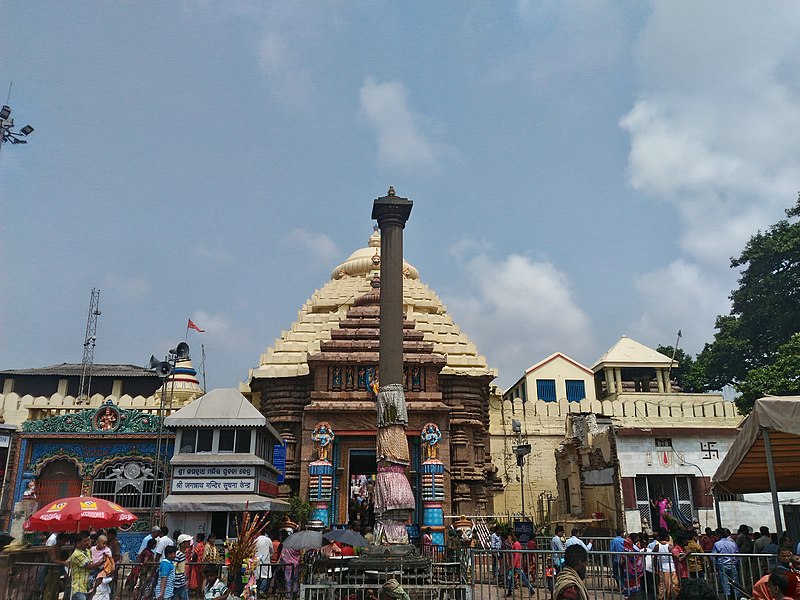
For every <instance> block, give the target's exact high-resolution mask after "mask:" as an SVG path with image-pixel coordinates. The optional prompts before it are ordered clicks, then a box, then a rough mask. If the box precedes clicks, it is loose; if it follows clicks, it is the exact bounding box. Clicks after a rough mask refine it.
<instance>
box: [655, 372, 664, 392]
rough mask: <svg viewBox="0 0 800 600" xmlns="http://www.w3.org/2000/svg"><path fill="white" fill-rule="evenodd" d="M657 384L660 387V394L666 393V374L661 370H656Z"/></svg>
mask: <svg viewBox="0 0 800 600" xmlns="http://www.w3.org/2000/svg"><path fill="white" fill-rule="evenodd" d="M656 384H657V385H658V393H659V394H663V393H664V372H663V371H662V370H661V369H656Z"/></svg>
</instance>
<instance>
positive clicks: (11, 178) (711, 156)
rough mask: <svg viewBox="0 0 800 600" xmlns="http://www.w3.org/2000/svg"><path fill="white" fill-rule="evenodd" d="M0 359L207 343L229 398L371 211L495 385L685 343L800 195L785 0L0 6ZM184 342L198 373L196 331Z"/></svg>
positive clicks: (362, 233)
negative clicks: (749, 248)
mask: <svg viewBox="0 0 800 600" xmlns="http://www.w3.org/2000/svg"><path fill="white" fill-rule="evenodd" d="M0 28H2V29H0V93H1V94H2V96H3V98H5V97H6V95H7V93H8V88H9V85H10V84H11V83H12V82H13V86H12V87H11V95H10V101H9V104H10V106H11V107H12V110H13V113H12V116H13V117H14V118H15V121H16V126H17V129H19V128H20V127H21V126H23V125H25V124H27V123H30V124H31V125H32V126H33V127H34V128H35V132H34V133H33V134H31V136H30V137H29V143H28V144H27V145H20V144H18V145H15V146H11V145H10V144H5V145H4V146H3V148H2V151H0V211H1V212H0V272H2V285H0V369H11V368H31V367H39V366H45V365H50V364H55V363H61V362H80V361H81V357H82V354H83V341H84V332H85V328H86V317H87V312H88V307H89V298H90V293H91V290H92V288H98V289H100V290H101V292H100V309H101V312H102V314H101V315H100V317H99V320H98V326H97V346H96V349H95V356H94V358H95V362H98V363H129V364H140V365H144V364H146V362H147V361H148V359H149V357H150V355H151V354H154V355H156V356H158V357H162V356H164V355H165V354H166V352H167V351H168V350H169V349H170V348H174V347H175V345H176V344H177V342H179V341H182V340H183V339H184V337H185V335H186V322H187V319H189V318H191V319H192V320H193V321H195V322H196V323H197V324H198V325H199V326H200V327H201V328H204V329H205V330H206V333H204V334H203V336H202V341H203V344H204V346H205V351H206V372H207V385H208V388H215V387H231V386H237V385H238V383H239V382H240V381H243V380H245V379H246V378H247V374H248V370H249V369H250V368H253V367H256V366H258V363H259V356H260V354H261V353H262V352H265V351H266V349H267V347H269V346H271V345H272V344H273V343H274V340H275V339H276V338H277V337H279V336H280V334H281V331H282V330H286V329H288V328H289V327H290V325H291V323H292V322H293V321H294V320H295V319H296V318H297V311H298V310H299V309H300V307H301V306H302V305H303V303H304V302H305V301H306V300H307V299H308V298H309V297H310V296H311V294H312V293H313V291H314V290H315V289H318V288H320V287H321V286H322V285H324V284H325V282H326V281H327V280H328V278H329V276H330V272H331V270H332V269H333V267H334V266H336V265H337V264H339V263H340V262H342V261H343V260H344V259H345V258H346V257H347V256H348V255H349V254H351V253H352V252H353V251H355V250H356V249H358V248H362V247H364V246H366V242H367V239H368V237H369V235H370V233H371V230H372V226H373V224H374V223H373V222H372V221H371V220H370V213H371V208H372V201H373V199H374V198H376V197H379V196H383V195H385V194H386V191H387V189H388V187H389V186H390V185H391V186H394V188H395V189H396V190H397V193H398V195H400V196H404V197H408V198H410V199H412V200H413V201H414V208H413V211H412V213H411V218H410V219H409V222H408V224H407V226H406V230H405V243H404V246H405V255H406V259H407V260H408V261H409V262H410V263H412V264H413V265H414V266H416V267H417V268H418V269H419V271H420V277H421V279H422V281H424V282H425V283H427V284H428V285H429V286H430V287H431V288H432V289H434V290H435V291H436V292H437V293H438V295H439V296H440V298H441V299H442V300H443V302H444V303H445V305H446V306H447V308H448V311H449V312H450V313H451V314H452V315H453V318H454V319H455V321H456V323H457V324H458V325H459V326H460V328H461V329H462V330H463V331H464V332H466V333H467V335H468V336H469V337H470V338H471V339H472V340H473V341H474V342H475V343H476V345H477V347H478V350H479V351H480V353H481V354H484V355H485V356H486V357H487V361H488V363H489V365H490V366H492V367H495V368H497V369H498V370H499V376H498V379H497V381H496V383H498V384H499V385H500V386H501V387H504V386H509V385H511V384H512V383H514V382H515V381H516V380H517V379H518V378H519V377H521V376H522V374H523V372H524V370H525V369H526V368H527V367H529V366H531V365H532V364H534V363H536V362H538V361H539V360H541V359H543V358H545V357H547V356H548V355H550V354H551V353H553V352H556V351H560V352H564V353H566V354H568V355H570V356H571V357H573V358H574V359H576V360H578V361H581V362H583V363H584V364H586V365H587V366H591V365H592V364H593V363H594V362H595V361H596V360H597V358H598V357H599V356H600V355H601V354H602V353H603V352H604V351H605V350H606V349H608V348H609V347H610V346H612V345H613V344H614V343H615V342H616V340H617V339H619V337H620V336H621V335H623V334H625V335H628V336H630V337H633V338H635V339H637V340H638V341H640V342H642V343H644V344H646V345H649V346H651V347H654V346H656V345H658V344H665V345H670V344H674V343H675V338H676V332H677V331H678V329H680V330H681V331H682V333H683V338H682V340H681V347H682V348H684V349H685V350H686V351H688V352H690V353H696V352H698V351H699V350H701V349H702V347H703V344H704V343H706V342H708V341H710V340H711V339H712V337H713V333H714V320H715V316H716V315H718V314H724V313H727V312H728V311H729V309H730V304H729V299H728V295H729V293H730V291H731V290H732V289H733V288H734V287H735V286H736V280H737V272H736V271H734V270H732V269H731V268H730V258H731V257H732V256H736V255H738V254H739V253H740V252H741V250H742V248H743V246H744V244H745V243H746V242H747V240H748V238H749V237H750V236H751V235H752V234H753V233H755V232H756V231H758V230H759V229H761V230H763V229H764V228H766V227H768V226H769V225H770V224H771V223H774V222H775V221H777V220H778V219H780V218H782V217H783V216H784V213H783V210H784V209H785V208H787V207H789V206H792V205H793V204H794V202H795V198H796V194H797V190H798V188H799V187H800V183H799V182H800V161H798V158H797V157H798V156H800V136H798V135H797V131H798V130H800V93H799V92H800V36H798V35H797V31H798V30H800V6H798V4H796V3H793V2H771V3H767V4H764V3H752V2H744V1H741V2H730V1H725V2H694V1H673V2H655V3H647V2H638V1H637V2H634V1H628V2H612V1H594V2H592V1H588V0H587V1H584V2H571V1H564V0H552V1H548V0H542V1H534V0H519V1H517V2H512V1H508V2H496V1H486V2H466V1H461V0H458V1H455V0H452V1H447V0H442V1H440V2H426V1H409V2H386V1H350V2H344V1H330V2H326V1H323V0H320V1H317V2H303V1H287V2H279V1H276V2H256V1H253V2H245V1H242V2H237V1H230V2H225V3H221V2H206V1H198V2H190V1H188V0H184V1H176V2H170V3H160V2H149V1H144V2H135V3H134V2H127V3H122V2H107V3H94V2H73V3H69V4H68V5H67V4H64V3H61V2H53V1H42V2H35V3H31V2H23V1H17V0H10V1H9V2H6V3H5V9H4V12H3V18H2V24H1V25H0ZM188 341H189V344H190V346H191V347H192V351H193V354H194V357H195V364H196V366H197V363H198V362H199V361H198V360H197V359H198V356H199V345H200V341H201V338H200V337H199V334H197V333H195V332H190V335H189V339H188Z"/></svg>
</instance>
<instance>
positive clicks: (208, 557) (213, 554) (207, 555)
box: [203, 532, 222, 565]
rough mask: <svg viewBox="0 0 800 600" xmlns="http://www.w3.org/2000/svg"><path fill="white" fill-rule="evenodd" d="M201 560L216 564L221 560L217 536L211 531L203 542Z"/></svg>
mask: <svg viewBox="0 0 800 600" xmlns="http://www.w3.org/2000/svg"><path fill="white" fill-rule="evenodd" d="M203 562H204V563H213V564H217V565H218V564H220V563H221V562H222V561H221V560H220V555H219V550H217V536H215V535H214V533H213V532H211V533H209V534H208V539H207V540H206V542H205V547H204V549H203Z"/></svg>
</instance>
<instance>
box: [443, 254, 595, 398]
mask: <svg viewBox="0 0 800 600" xmlns="http://www.w3.org/2000/svg"><path fill="white" fill-rule="evenodd" d="M464 270H465V275H464V277H465V279H466V281H467V282H468V289H467V290H466V291H465V292H463V293H461V294H459V295H457V296H454V297H450V298H447V300H448V304H449V306H450V308H451V309H452V310H451V312H452V313H453V314H454V318H455V319H457V322H458V324H459V325H460V326H461V327H462V328H463V329H464V330H465V331H467V332H469V335H470V336H471V337H472V338H474V340H475V342H476V344H477V346H478V348H479V349H480V350H481V352H483V353H485V354H486V355H487V357H488V360H489V362H490V366H492V367H498V368H499V369H500V373H501V375H502V377H503V381H502V383H503V384H505V385H507V384H509V383H511V382H513V381H514V380H515V379H516V378H517V377H519V376H521V375H522V372H523V370H524V369H526V368H527V367H529V366H530V364H531V361H532V357H533V358H536V357H540V358H544V357H545V356H548V355H549V354H551V353H552V352H554V351H556V350H560V351H562V352H565V353H567V354H571V355H573V356H575V357H576V358H578V359H579V360H580V358H582V357H583V355H586V354H588V353H590V352H592V351H593V342H592V332H591V324H590V322H589V318H588V316H587V315H586V313H585V312H584V311H583V310H582V309H581V308H580V307H579V306H578V303H577V301H576V299H575V298H574V296H573V294H572V291H571V289H570V282H569V280H568V278H567V276H566V275H565V274H564V273H563V272H562V271H559V270H558V269H557V268H556V267H555V266H554V265H553V264H552V263H549V262H538V261H534V260H531V259H530V258H528V257H525V256H520V255H517V254H511V255H509V256H506V257H505V258H503V259H501V260H495V259H492V258H490V257H489V256H487V255H485V254H480V255H477V256H475V257H473V258H471V259H469V260H468V261H467V262H465V263H464Z"/></svg>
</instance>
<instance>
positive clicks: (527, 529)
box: [514, 521, 533, 543]
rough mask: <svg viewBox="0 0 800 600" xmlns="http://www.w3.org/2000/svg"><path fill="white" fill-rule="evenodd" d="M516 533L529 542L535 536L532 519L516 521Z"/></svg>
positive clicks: (518, 536)
mask: <svg viewBox="0 0 800 600" xmlns="http://www.w3.org/2000/svg"><path fill="white" fill-rule="evenodd" d="M514 533H515V534H516V535H517V538H520V541H522V538H524V539H525V542H526V543H527V541H528V540H530V539H531V538H532V537H533V523H531V522H530V521H514Z"/></svg>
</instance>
